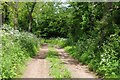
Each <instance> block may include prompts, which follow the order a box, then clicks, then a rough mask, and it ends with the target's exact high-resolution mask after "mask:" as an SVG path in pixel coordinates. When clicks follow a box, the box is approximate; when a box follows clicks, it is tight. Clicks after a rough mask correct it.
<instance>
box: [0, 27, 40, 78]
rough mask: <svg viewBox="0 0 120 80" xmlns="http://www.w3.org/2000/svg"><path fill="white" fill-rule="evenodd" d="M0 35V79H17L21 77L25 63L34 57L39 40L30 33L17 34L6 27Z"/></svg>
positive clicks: (16, 31) (17, 32) (0, 31)
mask: <svg viewBox="0 0 120 80" xmlns="http://www.w3.org/2000/svg"><path fill="white" fill-rule="evenodd" d="M0 33H2V35H1V37H2V40H1V41H0V43H1V44H2V53H1V57H2V59H1V66H0V67H1V73H2V74H1V77H2V78H14V77H18V76H19V75H21V72H22V69H23V67H24V65H25V61H26V60H28V58H30V57H32V56H34V55H36V53H37V50H38V47H39V39H38V38H37V37H36V36H35V35H32V34H31V33H27V32H19V31H18V30H14V29H12V28H9V27H8V26H7V27H3V28H2V30H0Z"/></svg>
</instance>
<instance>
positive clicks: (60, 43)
mask: <svg viewBox="0 0 120 80" xmlns="http://www.w3.org/2000/svg"><path fill="white" fill-rule="evenodd" d="M66 41H67V39H65V38H51V39H45V40H44V42H45V43H49V44H50V45H57V46H59V47H65V46H66Z"/></svg>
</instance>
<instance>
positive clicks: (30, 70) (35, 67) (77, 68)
mask: <svg viewBox="0 0 120 80" xmlns="http://www.w3.org/2000/svg"><path fill="white" fill-rule="evenodd" d="M56 50H57V51H58V54H59V57H60V59H61V60H62V62H63V63H64V65H65V66H66V67H67V68H68V70H69V71H70V73H71V77H72V78H96V76H95V74H94V73H92V72H90V71H89V70H88V68H87V66H84V65H81V64H80V63H79V62H78V61H76V60H75V59H73V58H72V57H70V56H69V55H68V53H66V52H65V51H64V49H60V48H56ZM47 52H48V46H47V45H46V44H45V45H43V46H42V48H41V49H40V52H39V54H38V55H37V56H35V57H34V58H33V59H32V60H31V61H30V62H29V63H28V64H27V67H26V70H25V72H24V74H23V77H22V78H52V77H50V76H49V63H48V61H47V60H46V59H45V58H46V54H47Z"/></svg>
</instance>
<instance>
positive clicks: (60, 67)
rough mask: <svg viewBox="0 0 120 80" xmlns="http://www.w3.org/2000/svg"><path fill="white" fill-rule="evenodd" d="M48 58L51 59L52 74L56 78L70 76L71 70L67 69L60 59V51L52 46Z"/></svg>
mask: <svg viewBox="0 0 120 80" xmlns="http://www.w3.org/2000/svg"><path fill="white" fill-rule="evenodd" d="M47 59H48V60H49V61H50V63H51V64H50V75H51V76H53V77H54V78H70V77H71V75H70V72H69V71H68V70H67V69H66V67H65V65H64V64H63V63H62V61H61V60H60V59H59V56H58V53H57V52H56V51H55V49H53V48H50V49H49V51H48V55H47Z"/></svg>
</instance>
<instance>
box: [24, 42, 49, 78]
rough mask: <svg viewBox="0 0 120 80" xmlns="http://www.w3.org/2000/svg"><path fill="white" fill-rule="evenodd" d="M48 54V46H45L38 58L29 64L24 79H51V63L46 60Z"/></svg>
mask: <svg viewBox="0 0 120 80" xmlns="http://www.w3.org/2000/svg"><path fill="white" fill-rule="evenodd" d="M47 52H48V45H47V44H44V45H43V46H42V48H41V49H40V52H39V54H38V55H37V56H35V57H33V58H32V60H31V61H30V62H29V63H28V64H27V67H26V70H25V72H24V74H23V76H22V78H51V77H50V76H49V63H48V61H47V60H46V59H45V57H46V54H47Z"/></svg>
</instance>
